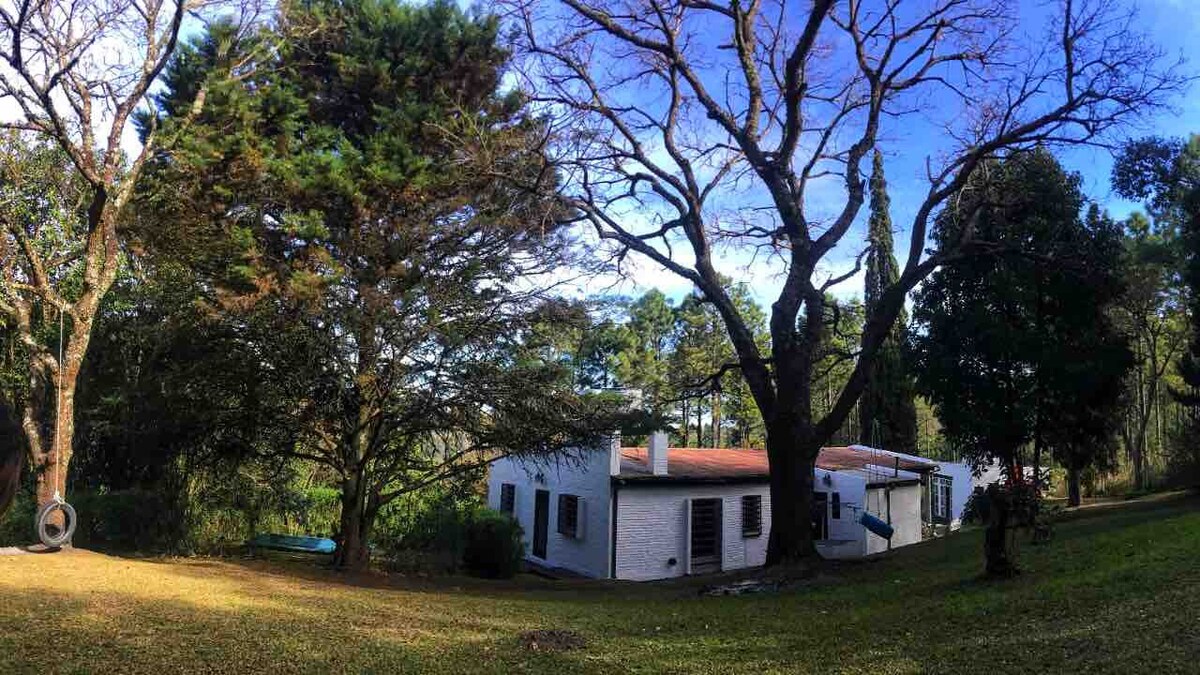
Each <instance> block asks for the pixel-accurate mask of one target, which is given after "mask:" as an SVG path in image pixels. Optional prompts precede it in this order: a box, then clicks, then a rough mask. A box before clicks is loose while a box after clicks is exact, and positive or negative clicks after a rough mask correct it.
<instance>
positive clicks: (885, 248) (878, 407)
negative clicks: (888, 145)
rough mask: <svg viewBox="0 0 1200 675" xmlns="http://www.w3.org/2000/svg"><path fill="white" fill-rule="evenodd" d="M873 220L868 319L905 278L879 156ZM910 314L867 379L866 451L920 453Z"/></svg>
mask: <svg viewBox="0 0 1200 675" xmlns="http://www.w3.org/2000/svg"><path fill="white" fill-rule="evenodd" d="M870 187H871V218H870V221H868V228H869V230H868V234H867V238H868V240H869V243H870V247H871V248H870V251H869V252H868V253H867V278H866V288H865V289H864V305H865V307H864V309H865V310H866V315H867V316H868V317H870V316H871V314H872V313H873V312H874V311H875V307H876V305H877V304H878V302H879V298H880V296H881V295H882V294H883V290H884V289H885V288H887V287H888V286H890V285H892V284H895V283H896V280H897V279H898V278H899V277H900V269H899V264H898V263H897V262H896V255H895V253H894V251H893V244H892V218H891V215H890V214H889V210H890V200H889V199H888V194H887V181H886V180H885V179H884V176H883V155H882V154H880V152H879V151H878V150H876V151H875V157H874V166H873V167H872V170H871V185H870ZM907 325H908V312H906V311H903V310H901V312H900V316H899V318H898V319H897V321H896V324H895V325H894V326H892V332H891V334H890V335H888V337H887V338H886V339H885V340H884V342H883V345H882V346H881V347H880V349H879V354H878V356H877V357H876V358H875V360H874V361H873V362H872V363H871V367H870V369H869V371H868V373H867V385H866V388H864V389H863V393H862V397H861V398H860V399H859V404H858V406H859V419H860V421H861V426H860V429H861V432H860V440H861V442H862V443H864V444H866V445H870V446H873V447H881V448H885V449H888V450H895V451H897V452H908V453H914V452H916V449H917V408H916V404H915V403H914V402H913V382H912V377H911V375H910V373H909V372H908V369H907V368H906V367H905V364H904V357H903V354H902V348H903V345H904V340H905V332H906V330H907V329H906V326H907Z"/></svg>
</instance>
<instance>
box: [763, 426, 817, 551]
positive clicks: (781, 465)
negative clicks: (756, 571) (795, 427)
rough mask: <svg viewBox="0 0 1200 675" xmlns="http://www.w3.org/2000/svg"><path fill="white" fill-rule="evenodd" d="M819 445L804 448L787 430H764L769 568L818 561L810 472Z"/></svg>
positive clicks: (811, 473)
mask: <svg viewBox="0 0 1200 675" xmlns="http://www.w3.org/2000/svg"><path fill="white" fill-rule="evenodd" d="M819 452H820V446H817V447H816V448H805V447H803V446H801V445H799V444H798V443H796V439H795V436H794V435H793V434H792V433H790V431H787V430H777V431H772V430H771V429H770V428H768V430H767V459H768V462H769V464H770V473H771V534H770V538H769V540H768V542H767V561H766V564H767V565H768V566H783V567H793V566H797V567H798V566H805V565H810V564H812V563H813V562H815V561H818V560H819V559H820V556H819V554H818V553H817V547H816V543H815V542H814V541H813V533H812V504H813V471H814V469H815V468H816V459H817V454H818V453H819Z"/></svg>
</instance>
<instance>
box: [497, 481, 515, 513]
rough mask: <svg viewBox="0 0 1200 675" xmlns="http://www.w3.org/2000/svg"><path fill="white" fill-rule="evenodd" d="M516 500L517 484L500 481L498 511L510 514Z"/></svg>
mask: <svg viewBox="0 0 1200 675" xmlns="http://www.w3.org/2000/svg"><path fill="white" fill-rule="evenodd" d="M516 501H517V486H516V485H513V484H512V483H501V485H500V511H501V512H502V513H508V514H512V513H513V511H514V510H515V509H514V506H515V504H516Z"/></svg>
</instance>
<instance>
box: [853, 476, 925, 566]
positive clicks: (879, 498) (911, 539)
mask: <svg viewBox="0 0 1200 675" xmlns="http://www.w3.org/2000/svg"><path fill="white" fill-rule="evenodd" d="M888 489H889V488H886V487H877V488H870V489H869V490H868V491H867V508H868V510H869V511H870V512H871V513H872V514H873V515H876V516H878V517H879V518H880V519H881V520H884V521H887V520H888V496H887V491H888ZM890 490H891V525H892V528H893V532H892V539H891V548H897V547H900V546H907V545H909V544H915V543H917V542H919V541H921V486H920V485H919V484H918V485H896V486H892V487H891V488H890ZM860 527H861V526H860ZM862 532H863V535H862V536H863V537H864V544H863V549H864V551H865V553H866V555H871V554H874V553H881V552H883V551H886V550H888V543H889V542H888V540H887V539H884V538H883V537H880V536H879V535H876V534H873V533H872V532H870V531H869V530H867V528H865V527H863V528H862Z"/></svg>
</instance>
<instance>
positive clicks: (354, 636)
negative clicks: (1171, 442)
mask: <svg viewBox="0 0 1200 675" xmlns="http://www.w3.org/2000/svg"><path fill="white" fill-rule="evenodd" d="M1077 516H1078V517H1077V518H1075V519H1073V520H1071V521H1069V522H1066V523H1063V524H1061V525H1060V526H1059V528H1058V531H1057V536H1056V540H1055V541H1054V543H1053V544H1051V545H1050V546H1049V547H1031V546H1026V547H1024V550H1023V552H1022V563H1023V565H1024V566H1025V568H1026V573H1025V574H1024V575H1022V576H1021V577H1020V578H1018V579H1016V580H1014V581H1011V582H1004V583H984V582H980V581H977V580H976V579H975V574H976V572H977V570H978V568H979V565H980V560H979V549H980V542H979V534H978V533H965V534H960V535H956V536H953V537H950V538H949V539H947V540H943V541H938V542H933V543H930V544H925V545H921V546H917V547H912V548H910V549H907V550H904V551H899V552H897V553H896V554H895V555H893V556H891V557H890V558H887V559H885V560H882V561H879V562H873V563H865V564H860V565H854V566H849V567H846V568H843V569H842V570H840V571H837V572H836V573H834V574H832V575H830V577H831V578H830V579H829V580H828V581H830V583H821V584H817V585H814V586H813V587H810V588H806V589H802V590H798V591H795V592H790V593H787V594H784V595H780V596H748V597H736V598H701V597H698V596H697V595H696V593H695V591H694V589H692V588H689V587H686V586H680V585H671V584H667V585H650V586H647V585H631V584H611V583H595V582H587V583H582V582H549V581H542V580H538V579H532V578H529V579H523V580H521V581H519V582H517V583H502V582H496V583H490V582H482V581H474V580H462V579H456V580H441V581H436V582H419V581H413V580H403V579H401V580H385V579H367V580H359V582H358V583H355V584H351V583H347V581H346V580H344V579H342V578H340V577H337V576H336V575H332V574H328V573H326V572H324V571H321V570H315V569H312V568H299V567H294V566H293V567H289V566H281V565H278V564H271V563H263V562H251V563H245V564H242V563H240V562H237V561H217V560H169V561H156V560H128V559H122V558H113V557H107V556H102V555H98V554H94V553H88V552H83V551H77V552H73V553H69V554H57V555H21V556H11V557H0V672H3V673H9V672H14V671H15V672H35V671H37V672H144V673H168V674H170V675H175V674H176V673H183V672H245V671H250V670H254V669H260V668H270V669H271V670H272V671H279V672H328V671H337V672H556V673H566V672H714V673H727V672H747V673H761V672H798V671H814V672H847V673H857V672H862V673H872V674H882V673H915V672H941V673H969V672H982V673H989V675H994V674H998V673H1026V672H1038V671H1041V672H1055V673H1057V672H1087V673H1089V675H1095V674H1098V673H1130V672H1153V673H1184V672H1191V673H1195V672H1200V500H1197V499H1196V498H1194V497H1193V498H1188V499H1183V500H1178V499H1177V500H1172V501H1165V502H1161V501H1160V502H1153V503H1147V504H1138V505H1130V506H1126V507H1122V508H1119V509H1111V510H1103V511H1102V510H1095V511H1094V512H1091V513H1079V514H1077ZM530 628H572V629H575V630H577V631H579V632H580V633H582V634H583V635H584V636H585V638H586V639H587V640H588V642H589V644H588V647H587V648H586V649H584V650H582V651H577V652H570V653H563V654H550V653H534V652H528V651H525V650H524V649H522V648H521V647H520V646H519V644H518V642H517V639H516V635H517V634H518V633H519V632H520V631H522V630H525V629H530Z"/></svg>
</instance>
